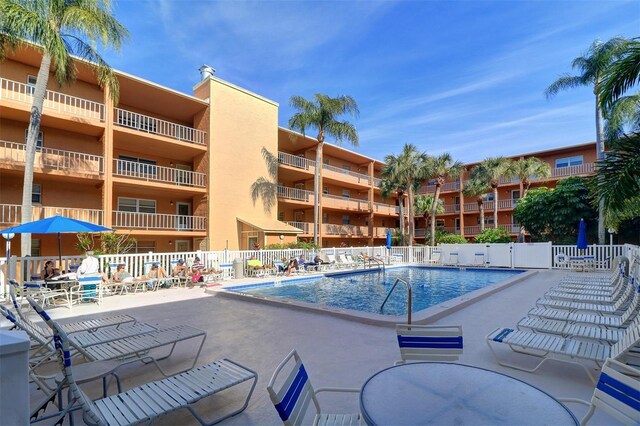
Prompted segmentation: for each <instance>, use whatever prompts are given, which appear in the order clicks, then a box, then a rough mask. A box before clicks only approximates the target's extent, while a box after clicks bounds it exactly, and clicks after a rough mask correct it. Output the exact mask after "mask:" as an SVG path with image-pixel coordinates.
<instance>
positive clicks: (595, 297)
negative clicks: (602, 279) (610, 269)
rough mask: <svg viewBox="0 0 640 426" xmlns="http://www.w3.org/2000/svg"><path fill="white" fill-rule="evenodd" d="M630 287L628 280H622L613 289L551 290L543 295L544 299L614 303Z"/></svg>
mask: <svg viewBox="0 0 640 426" xmlns="http://www.w3.org/2000/svg"><path fill="white" fill-rule="evenodd" d="M629 285H630V280H629V281H628V280H626V279H622V280H619V281H618V284H617V285H616V286H615V287H612V288H609V289H597V290H594V289H591V288H589V289H556V288H554V289H551V290H549V291H547V292H545V294H544V298H545V299H553V300H568V301H572V302H587V303H601V304H605V303H609V304H611V303H614V302H615V301H616V300H617V298H619V297H621V296H622V295H623V293H624V291H625V290H626V287H627V286H629Z"/></svg>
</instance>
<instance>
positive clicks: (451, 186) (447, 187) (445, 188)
mask: <svg viewBox="0 0 640 426" xmlns="http://www.w3.org/2000/svg"><path fill="white" fill-rule="evenodd" d="M459 189H460V182H458V181H455V182H445V183H444V184H443V185H442V186H441V187H440V192H450V191H458V190H459ZM419 192H422V193H424V192H429V193H431V192H433V193H435V192H436V186H435V185H426V186H422V187H420V191H419Z"/></svg>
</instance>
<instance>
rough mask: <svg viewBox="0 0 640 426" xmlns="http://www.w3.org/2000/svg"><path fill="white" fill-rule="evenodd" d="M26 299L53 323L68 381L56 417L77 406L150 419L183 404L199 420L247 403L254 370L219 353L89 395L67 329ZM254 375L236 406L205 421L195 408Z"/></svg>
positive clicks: (109, 420)
mask: <svg viewBox="0 0 640 426" xmlns="http://www.w3.org/2000/svg"><path fill="white" fill-rule="evenodd" d="M29 302H30V303H31V304H32V306H33V307H34V308H35V309H36V311H37V312H38V314H40V315H41V317H42V318H43V319H44V320H45V321H46V323H47V325H48V326H49V327H50V328H51V330H52V331H53V335H54V340H55V342H56V344H55V346H56V351H55V353H56V356H57V358H58V361H59V364H60V368H61V370H62V373H63V376H64V385H65V386H66V387H69V390H70V397H69V399H70V401H69V404H68V405H67V407H66V408H65V409H64V410H62V411H61V412H59V413H57V417H58V419H59V421H60V422H62V420H63V419H64V417H65V416H66V415H67V414H68V413H71V412H72V410H74V409H76V408H78V407H80V408H82V411H83V420H84V422H85V423H86V424H89V425H100V426H107V425H108V426H114V425H134V424H139V423H149V424H150V423H151V422H152V421H153V420H154V419H156V418H158V417H160V416H162V415H164V414H168V413H171V412H173V411H176V410H179V409H182V408H184V409H187V410H189V411H190V412H191V414H192V415H193V416H194V417H195V418H196V420H198V422H200V424H203V425H212V424H215V423H219V422H221V421H222V420H225V419H227V418H229V417H231V416H234V415H236V414H238V413H240V412H242V411H244V409H245V408H246V407H247V405H248V404H249V399H250V398H251V395H252V394H253V390H254V389H255V385H256V382H257V379H258V374H257V373H256V372H255V371H252V370H250V369H248V368H246V367H243V366H241V365H240V364H237V363H235V362H233V361H231V360H229V359H221V360H218V361H215V362H212V363H209V364H206V365H203V366H201V367H197V368H191V369H190V370H188V371H185V372H183V373H180V374H177V375H174V376H171V377H167V378H165V379H163V380H159V381H156V382H150V383H147V384H144V385H142V386H138V387H135V388H132V389H129V390H127V391H125V392H122V393H119V394H117V395H113V396H109V397H105V398H103V399H99V400H96V401H92V400H91V399H90V398H89V397H88V396H87V395H86V394H85V393H84V392H83V391H82V389H80V387H79V386H78V383H77V381H76V379H75V377H74V373H73V371H74V367H73V362H72V359H71V356H70V344H69V339H68V337H67V334H66V333H65V332H64V330H62V329H61V328H60V327H59V326H58V324H57V323H56V322H55V321H52V320H51V318H49V316H48V315H47V314H46V312H44V311H43V310H42V308H41V307H40V306H39V305H38V304H37V303H36V302H35V301H33V299H30V300H29ZM249 380H253V384H252V386H251V389H250V390H249V392H248V394H247V397H246V399H245V401H244V404H243V405H242V406H241V407H240V408H239V409H237V410H234V411H232V412H230V413H228V414H225V415H223V416H221V417H218V418H216V419H215V420H213V421H211V422H206V421H205V420H204V419H203V418H202V417H200V415H198V413H196V411H195V410H194V408H193V405H194V404H195V403H196V402H198V401H200V400H202V399H204V398H205V397H208V396H211V395H214V394H217V393H219V392H221V391H223V390H226V389H229V388H231V387H233V386H235V385H238V384H241V383H244V382H246V381H249Z"/></svg>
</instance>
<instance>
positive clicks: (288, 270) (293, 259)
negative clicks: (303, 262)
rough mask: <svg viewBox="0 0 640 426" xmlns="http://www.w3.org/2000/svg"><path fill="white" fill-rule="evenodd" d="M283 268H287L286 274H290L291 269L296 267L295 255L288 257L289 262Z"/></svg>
mask: <svg viewBox="0 0 640 426" xmlns="http://www.w3.org/2000/svg"><path fill="white" fill-rule="evenodd" d="M285 269H286V270H287V276H289V275H291V271H293V270H294V269H298V259H296V257H295V256H293V257H292V258H291V259H289V263H288V264H287V266H286V267H285Z"/></svg>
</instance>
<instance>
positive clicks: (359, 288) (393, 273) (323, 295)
mask: <svg viewBox="0 0 640 426" xmlns="http://www.w3.org/2000/svg"><path fill="white" fill-rule="evenodd" d="M522 272H524V271H518V270H495V269H458V268H428V267H403V268H395V269H388V270H387V271H386V272H385V273H381V272H378V271H367V272H359V273H348V274H335V275H329V276H324V277H323V276H321V277H308V278H304V279H298V280H291V281H284V282H281V283H278V282H275V283H274V282H269V283H261V284H252V285H241V286H234V287H230V288H228V289H227V290H229V291H232V292H238V293H244V294H250V295H255V296H263V297H268V298H277V299H293V300H296V301H302V302H307V303H313V304H318V305H323V306H328V307H332V308H342V309H352V310H356V311H362V312H369V313H381V312H380V305H381V304H382V302H383V301H384V299H385V297H386V296H387V293H388V292H389V290H391V287H392V286H393V283H394V282H395V280H396V278H402V279H404V280H407V281H409V282H410V283H411V285H412V289H413V302H412V303H413V306H412V312H417V311H421V310H424V309H426V308H429V307H431V306H434V305H437V304H440V303H442V302H445V301H447V300H450V299H454V298H456V297H459V296H462V295H464V294H466V293H469V292H472V291H475V290H478V289H481V288H484V287H486V286H489V285H491V284H495V283H497V282H500V281H503V280H506V279H508V278H513V277H514V276H516V275H518V274H520V273H522ZM398 287H404V286H402V284H399V285H398ZM406 313H407V292H406V290H405V289H404V288H397V289H396V290H395V291H394V292H393V293H392V295H391V297H390V298H389V300H388V301H387V303H386V305H385V308H384V311H383V312H382V314H385V315H405V314H406Z"/></svg>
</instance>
